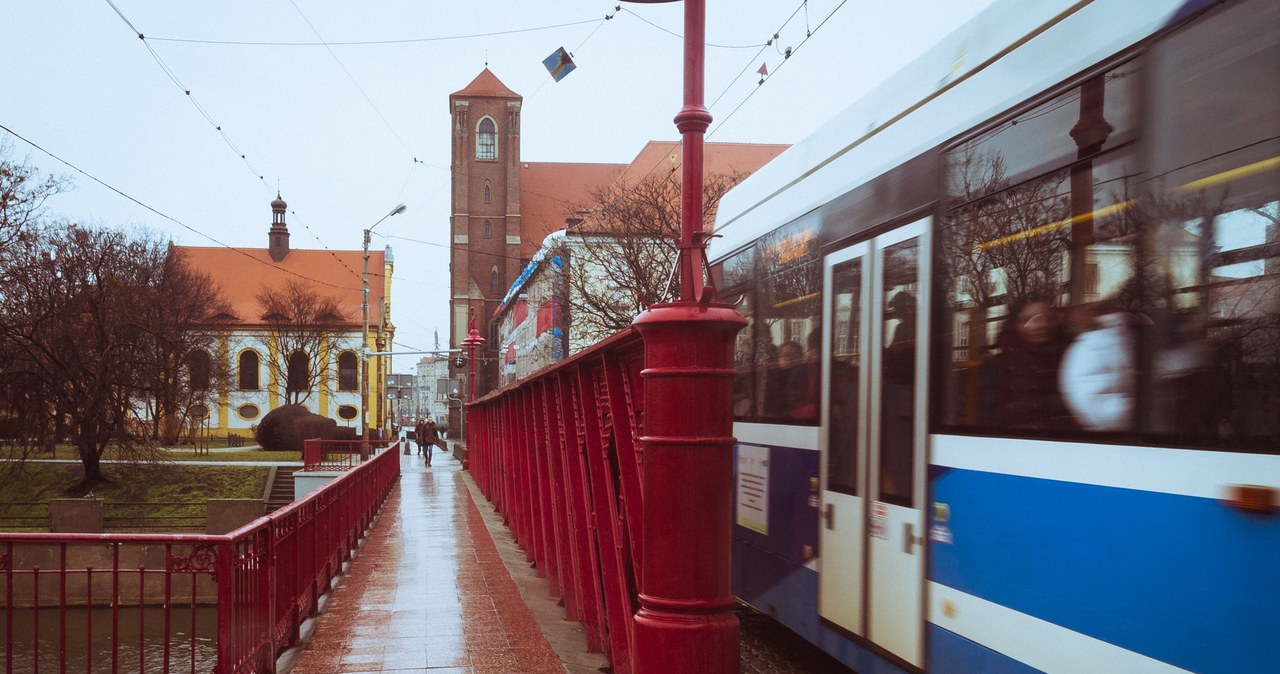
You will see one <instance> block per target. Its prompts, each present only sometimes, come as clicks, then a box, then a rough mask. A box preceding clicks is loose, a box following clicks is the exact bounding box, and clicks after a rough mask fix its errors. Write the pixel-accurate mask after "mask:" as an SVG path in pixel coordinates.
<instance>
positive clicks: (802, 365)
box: [753, 218, 822, 425]
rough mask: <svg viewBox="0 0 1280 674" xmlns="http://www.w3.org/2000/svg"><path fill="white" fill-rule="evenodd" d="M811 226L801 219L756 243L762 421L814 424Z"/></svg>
mask: <svg viewBox="0 0 1280 674" xmlns="http://www.w3.org/2000/svg"><path fill="white" fill-rule="evenodd" d="M815 227H816V218H814V219H809V218H806V219H802V220H800V221H797V222H795V223H792V224H790V225H787V226H785V227H782V228H780V229H778V230H776V231H775V232H773V233H771V234H769V235H767V236H765V237H764V238H763V239H762V240H761V246H760V263H761V278H762V280H761V282H760V284H759V286H758V295H757V297H758V300H759V305H758V306H757V307H756V308H755V309H756V316H757V318H756V320H755V324H754V326H753V327H754V328H755V333H754V339H755V348H756V363H755V364H754V370H755V376H756V379H757V381H762V382H763V383H762V385H761V387H760V389H759V390H760V391H761V393H762V395H761V396H760V397H759V398H758V404H759V410H758V411H759V419H760V420H762V421H769V422H774V423H786V424H805V425H812V424H817V423H818V402H819V398H820V396H819V388H818V387H819V386H820V372H819V367H820V365H819V361H820V358H819V356H820V355H821V349H822V331H821V328H822V326H821V323H822V305H821V303H820V301H819V298H820V296H821V289H822V260H821V258H820V257H819V256H818V248H817V232H816V231H815V229H814V228H815Z"/></svg>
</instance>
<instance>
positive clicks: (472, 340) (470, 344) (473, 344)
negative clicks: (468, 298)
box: [462, 309, 485, 402]
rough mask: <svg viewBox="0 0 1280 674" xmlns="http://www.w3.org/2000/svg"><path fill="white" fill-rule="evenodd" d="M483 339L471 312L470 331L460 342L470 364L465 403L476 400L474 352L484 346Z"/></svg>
mask: <svg viewBox="0 0 1280 674" xmlns="http://www.w3.org/2000/svg"><path fill="white" fill-rule="evenodd" d="M484 341H485V340H484V337H481V336H480V331H479V330H477V329H476V312H475V310H474V309H472V310H471V329H470V331H468V332H467V338H466V339H464V340H462V346H464V347H466V349H467V356H468V359H469V360H470V361H471V362H470V374H469V375H468V377H467V378H468V379H470V382H468V385H469V387H470V389H471V390H470V392H469V394H468V396H467V402H475V399H476V351H478V350H479V349H480V347H481V346H482V345H484Z"/></svg>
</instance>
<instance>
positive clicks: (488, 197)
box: [484, 180, 493, 204]
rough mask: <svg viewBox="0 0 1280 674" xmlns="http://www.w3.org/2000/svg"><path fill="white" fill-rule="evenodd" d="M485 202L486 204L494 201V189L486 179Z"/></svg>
mask: <svg viewBox="0 0 1280 674" xmlns="http://www.w3.org/2000/svg"><path fill="white" fill-rule="evenodd" d="M484 202H485V203H486V204H491V203H493V189H491V188H490V187H489V181H488V180H486V181H484Z"/></svg>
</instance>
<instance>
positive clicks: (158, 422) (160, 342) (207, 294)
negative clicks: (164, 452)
mask: <svg viewBox="0 0 1280 674" xmlns="http://www.w3.org/2000/svg"><path fill="white" fill-rule="evenodd" d="M148 292H149V293H150V294H151V301H149V302H147V303H146V305H145V306H144V311H145V312H146V313H145V314H144V322H145V324H147V325H149V326H151V329H150V330H149V331H148V332H147V333H146V335H145V336H146V340H145V341H144V342H143V344H142V347H143V348H142V350H141V353H140V354H139V358H140V359H139V362H138V369H139V371H140V373H141V375H142V376H143V378H144V385H145V387H146V388H145V391H144V396H143V404H144V405H145V407H146V408H147V412H148V415H147V416H148V417H149V418H150V419H151V421H152V427H151V429H150V435H152V436H153V437H155V438H156V439H157V440H158V441H159V442H160V443H161V444H164V445H172V444H174V443H176V442H177V441H178V440H179V434H180V432H181V430H182V428H184V427H185V426H187V422H188V421H189V414H190V411H191V410H192V408H193V407H194V406H195V405H198V404H203V405H205V406H206V408H207V407H208V406H209V403H210V402H211V401H212V399H213V398H214V397H215V396H216V394H217V392H218V391H219V390H220V389H224V388H226V386H227V385H228V384H229V382H230V377H231V369H230V368H231V366H230V362H229V361H228V359H227V358H225V357H223V354H217V353H216V350H217V339H218V330H217V328H218V326H217V325H214V324H211V323H210V322H209V319H210V317H211V316H214V315H217V314H219V313H222V312H225V311H227V304H226V302H225V300H224V299H223V298H222V296H221V294H220V291H219V289H218V287H217V285H216V283H215V282H214V281H213V279H212V277H210V276H208V275H207V274H201V273H199V272H196V271H195V270H193V269H192V268H191V267H190V266H189V265H188V264H187V261H186V258H185V256H184V255H183V254H182V252H181V251H179V250H177V249H175V248H174V247H173V246H169V249H168V253H167V255H166V256H165V258H164V260H163V261H162V262H161V265H160V268H159V269H158V277H157V279H156V281H155V283H153V284H151V285H150V286H148Z"/></svg>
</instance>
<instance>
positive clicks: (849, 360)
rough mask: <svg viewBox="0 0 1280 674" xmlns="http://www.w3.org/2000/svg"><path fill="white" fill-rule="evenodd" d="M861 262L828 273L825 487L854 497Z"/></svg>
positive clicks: (856, 454) (855, 487) (835, 268)
mask: <svg viewBox="0 0 1280 674" xmlns="http://www.w3.org/2000/svg"><path fill="white" fill-rule="evenodd" d="M861 293H862V260H861V259H853V260H849V261H847V262H842V263H840V264H838V265H836V266H835V267H834V268H833V269H832V272H831V295H830V297H831V300H830V301H831V316H832V320H831V326H830V330H831V361H830V362H831V378H830V380H829V382H828V399H829V400H830V401H831V403H830V406H831V409H830V413H829V415H828V418H829V419H830V422H829V424H828V426H827V488H828V489H830V490H832V491H840V492H844V493H846V494H852V495H854V496H857V495H858V494H859V491H858V463H857V460H858V447H857V442H858V367H859V365H860V363H859V361H858V354H859V347H860V344H861V340H860V334H859V327H860V326H861V324H862V322H861V320H860V317H861V312H862V307H861V299H862V295H861Z"/></svg>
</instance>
